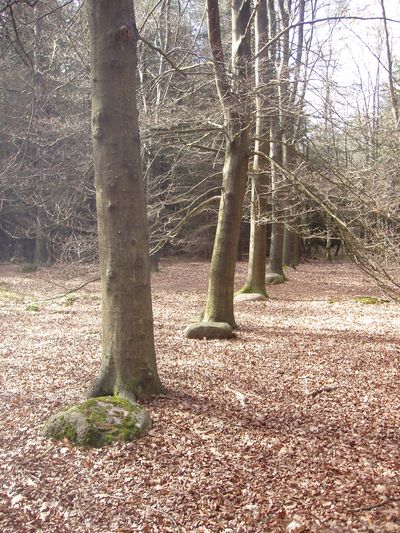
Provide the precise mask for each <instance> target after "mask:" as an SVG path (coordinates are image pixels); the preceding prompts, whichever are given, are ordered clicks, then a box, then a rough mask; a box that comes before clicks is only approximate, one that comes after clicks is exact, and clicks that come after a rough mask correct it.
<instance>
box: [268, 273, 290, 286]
mask: <svg viewBox="0 0 400 533" xmlns="http://www.w3.org/2000/svg"><path fill="white" fill-rule="evenodd" d="M285 281H286V278H285V276H281V275H280V274H273V273H270V274H267V275H266V277H265V283H266V284H267V285H280V284H281V283H285Z"/></svg>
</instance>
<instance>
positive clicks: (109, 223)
mask: <svg viewBox="0 0 400 533" xmlns="http://www.w3.org/2000/svg"><path fill="white" fill-rule="evenodd" d="M87 12H88V20H89V29H90V50H91V80H92V138H93V155H94V169H95V182H96V201H97V220H98V242H99V255H100V270H101V292H102V343H103V359H102V366H101V370H100V373H99V375H98V377H97V379H96V381H95V384H94V386H93V388H92V390H91V393H90V394H91V395H92V396H102V395H113V394H118V395H120V396H123V397H125V398H127V399H129V400H136V399H140V398H145V397H148V396H151V395H154V394H157V393H159V392H160V391H161V383H160V379H159V377H158V373H157V366H156V358H155V349H154V337H153V317H152V305H151V292H150V273H149V254H148V239H147V221H146V203H145V195H144V187H143V179H142V171H141V159H140V140H139V128H138V113H137V105H136V45H137V30H136V25H135V17H134V10H133V2H132V0H115V1H113V2H110V1H109V0H88V2H87Z"/></svg>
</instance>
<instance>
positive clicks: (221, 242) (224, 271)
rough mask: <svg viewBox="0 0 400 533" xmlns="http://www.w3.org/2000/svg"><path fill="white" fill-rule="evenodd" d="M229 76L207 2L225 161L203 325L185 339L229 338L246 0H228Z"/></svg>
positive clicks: (242, 158)
mask: <svg viewBox="0 0 400 533" xmlns="http://www.w3.org/2000/svg"><path fill="white" fill-rule="evenodd" d="M231 16H232V35H231V39H232V52H231V73H232V75H231V77H230V76H229V73H228V68H227V64H226V63H225V58H224V51H223V45H222V36H221V23H220V15H219V5H218V0H207V17H208V34H209V40H210V47H211V54H212V59H213V67H214V74H215V81H216V86H217V91H218V96H219V100H220V103H221V107H222V111H223V114H224V133H225V159H224V168H223V179H222V188H221V200H220V206H219V214H218V223H217V229H216V234H215V240H214V247H213V253H212V258H211V265H210V272H209V278H208V292H207V302H206V305H205V309H204V312H203V315H202V320H203V322H202V323H200V324H198V325H195V326H191V327H189V328H188V330H187V335H188V336H190V337H208V338H214V337H217V338H220V337H229V336H231V335H232V328H235V327H236V323H235V319H234V313H233V292H234V275H235V266H236V254H237V248H238V242H239V233H240V221H241V217H242V210H243V200H244V194H245V190H246V182H247V175H248V163H249V102H248V87H247V79H248V69H249V61H250V55H251V54H250V51H251V49H250V27H249V26H250V0H245V1H243V2H242V1H241V0H233V1H232V4H231Z"/></svg>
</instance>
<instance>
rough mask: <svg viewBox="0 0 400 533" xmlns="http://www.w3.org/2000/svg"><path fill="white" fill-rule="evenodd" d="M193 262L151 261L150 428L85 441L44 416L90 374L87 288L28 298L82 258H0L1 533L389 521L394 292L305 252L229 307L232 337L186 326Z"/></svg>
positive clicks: (394, 486)
mask: <svg viewBox="0 0 400 533" xmlns="http://www.w3.org/2000/svg"><path fill="white" fill-rule="evenodd" d="M207 269H208V265H207V264H205V263H200V262H190V263H189V262H176V263H174V262H168V263H164V264H163V263H161V271H160V272H159V273H155V274H153V277H152V280H153V302H154V316H155V336H156V344H157V355H158V361H159V370H160V375H161V378H162V381H163V383H164V384H165V385H166V387H167V391H168V394H167V397H162V398H159V399H155V400H153V401H149V402H146V407H147V408H148V409H149V410H150V412H151V415H152V418H153V421H154V427H153V429H152V430H151V431H150V433H149V434H147V435H146V436H145V437H144V438H142V439H141V440H139V441H137V442H133V443H127V444H115V445H112V446H110V447H108V448H105V449H100V450H86V449H79V448H78V449H77V448H74V447H73V446H71V445H70V444H68V443H67V442H61V443H53V442H51V441H48V440H45V439H44V438H43V437H42V436H41V428H42V425H43V424H44V422H45V421H46V420H47V419H48V417H49V416H50V415H51V414H52V413H55V412H57V411H58V410H60V409H63V408H65V407H66V406H67V405H70V404H73V403H77V402H80V401H82V400H83V399H84V397H85V391H86V389H87V388H88V386H89V385H90V383H91V381H92V379H93V378H94V376H95V374H96V371H97V369H98V366H99V359H100V298H99V284H98V282H96V283H92V284H89V285H87V286H85V287H84V288H83V289H82V290H80V291H78V292H76V293H74V295H73V296H68V297H66V296H65V297H63V298H61V299H55V300H50V301H47V302H38V303H36V304H32V302H33V301H34V300H36V299H38V298H48V297H51V296H54V295H57V294H59V293H63V292H65V291H66V290H68V289H71V288H73V287H75V286H78V285H80V284H82V282H84V281H85V280H88V279H90V278H91V277H93V276H95V275H96V269H95V267H93V266H92V267H85V266H80V267H77V266H75V267H71V266H70V267H53V268H49V269H46V268H42V269H40V270H38V271H37V272H32V273H22V272H21V269H20V267H18V266H16V265H15V266H9V265H1V266H0V340H1V343H0V356H1V359H0V365H1V368H0V376H1V377H0V380H1V389H0V391H1V392H0V394H1V418H0V421H1V426H0V427H1V432H0V442H1V447H0V530H1V531H4V532H7V533H11V532H18V533H19V532H31V531H32V532H33V531H43V532H55V531H60V532H69V531H71V532H96V533H97V532H101V533H103V532H104V533H106V532H136V531H147V532H157V531H159V532H213V533H214V532H234V533H238V532H289V533H299V532H302V531H304V532H307V531H311V532H351V531H357V532H364V531H365V532H367V531H368V532H369V531H371V532H379V533H380V532H384V531H390V532H397V531H400V429H399V428H400V394H399V393H400V380H399V371H400V307H399V304H398V303H394V302H390V303H389V302H385V301H382V300H383V299H384V296H383V295H381V294H380V293H379V291H378V290H377V289H376V288H375V287H374V286H373V285H372V283H371V282H370V281H369V280H368V279H366V278H365V277H364V276H363V275H362V274H360V273H359V272H358V271H357V269H356V268H355V267H353V266H352V265H350V264H348V263H345V262H338V263H332V264H327V263H322V262H310V263H306V264H303V265H301V266H300V267H299V268H298V270H297V271H292V270H288V271H287V275H288V278H289V281H288V282H287V283H285V284H284V285H277V286H271V287H269V294H270V299H269V300H268V301H267V302H239V303H237V304H235V309H236V319H237V322H238V324H239V326H240V328H239V330H238V331H237V338H235V339H231V340H222V341H208V342H207V341H197V340H190V339H186V338H184V336H183V330H184V329H185V327H186V326H187V324H188V317H196V316H198V315H199V313H200V312H201V310H202V306H203V304H204V299H205V290H206V285H207ZM245 274H246V265H245V264H244V263H240V264H239V265H238V272H237V283H236V289H239V288H240V287H241V286H242V285H243V283H244V278H245ZM365 296H368V297H373V298H375V299H371V300H369V299H366V300H360V299H359V297H365ZM372 301H373V302H377V303H370V302H372Z"/></svg>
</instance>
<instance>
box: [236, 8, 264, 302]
mask: <svg viewBox="0 0 400 533" xmlns="http://www.w3.org/2000/svg"><path fill="white" fill-rule="evenodd" d="M268 35H269V32H268V12H267V2H266V0H261V1H260V2H259V3H258V7H257V13H256V19H255V45H256V46H255V54H256V63H255V94H256V97H255V107H256V141H255V144H254V151H255V156H254V163H253V172H254V174H253V179H252V187H251V205H250V245H249V264H248V270H247V279H246V283H245V285H244V287H242V288H241V289H240V291H238V292H239V293H242V292H251V293H256V294H261V295H263V296H267V290H266V284H265V270H266V255H267V225H266V221H265V217H266V212H267V191H268V176H267V168H266V163H265V161H264V159H262V158H261V157H260V155H259V152H261V153H268V152H269V117H268V115H267V112H266V111H265V109H264V108H265V105H264V101H265V100H266V101H268V97H269V96H270V95H269V94H268V93H269V92H270V87H269V86H268V84H270V83H271V80H270V74H271V68H270V63H269V61H268V51H267V49H266V48H265V44H266V43H267V42H268ZM263 48H265V50H264V51H263Z"/></svg>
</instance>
